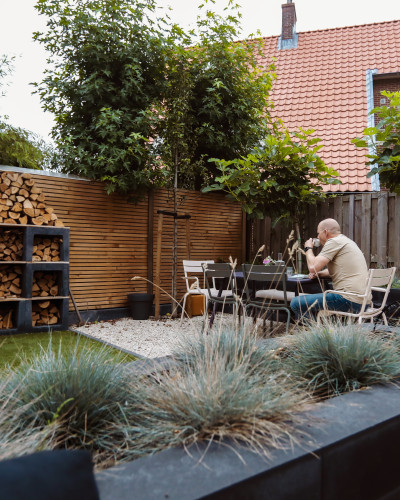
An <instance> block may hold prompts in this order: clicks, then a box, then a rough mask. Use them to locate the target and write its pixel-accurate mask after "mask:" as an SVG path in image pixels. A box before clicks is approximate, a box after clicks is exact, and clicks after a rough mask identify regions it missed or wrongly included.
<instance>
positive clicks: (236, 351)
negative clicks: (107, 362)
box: [129, 330, 308, 456]
mask: <svg viewBox="0 0 400 500" xmlns="http://www.w3.org/2000/svg"><path fill="white" fill-rule="evenodd" d="M175 359H176V365H175V366H174V367H173V368H172V369H170V370H169V372H168V373H163V374H161V375H159V376H154V377H150V378H148V379H147V383H146V388H145V389H144V392H145V397H144V399H143V401H142V417H144V416H145V418H142V420H141V422H140V423H138V425H137V426H136V427H135V428H134V429H133V428H132V429H130V430H129V432H130V434H131V436H132V438H133V439H134V445H135V452H136V453H137V454H138V455H141V454H142V455H143V454H149V453H154V452H157V451H160V450H161V449H164V448H169V447H174V446H182V445H183V446H189V445H191V444H193V443H197V442H208V443H209V442H211V441H214V442H219V443H225V444H226V443H233V442H235V443H237V444H239V445H241V444H242V445H243V444H246V445H248V446H250V448H251V449H253V450H255V451H257V452H259V453H260V454H263V455H267V456H268V455H269V452H270V451H271V449H272V448H279V447H284V446H285V445H287V444H289V443H290V442H291V441H293V440H294V439H295V431H294V423H296V422H299V421H300V417H299V414H298V412H299V410H300V409H301V408H304V404H305V402H306V401H308V397H307V396H306V395H305V394H304V392H302V391H299V390H298V389H297V387H296V385H295V384H294V383H293V379H290V378H289V377H288V376H287V375H286V374H285V373H283V371H282V370H281V369H279V366H278V364H279V363H280V361H279V360H278V359H276V358H275V356H274V354H273V352H271V351H269V350H267V349H266V348H263V347H262V345H260V344H259V343H258V342H257V340H256V339H255V338H254V336H251V334H249V333H245V332H242V331H232V330H220V331H215V332H211V333H210V334H209V335H199V336H197V337H196V339H195V340H193V339H192V340H190V339H189V340H187V343H185V344H184V345H183V346H182V349H181V351H180V352H179V353H177V354H175Z"/></svg>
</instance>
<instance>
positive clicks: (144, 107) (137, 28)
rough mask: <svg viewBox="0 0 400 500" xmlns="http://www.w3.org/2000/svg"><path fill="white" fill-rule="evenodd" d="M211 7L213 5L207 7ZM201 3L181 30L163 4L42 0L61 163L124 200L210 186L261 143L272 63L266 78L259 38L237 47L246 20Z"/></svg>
mask: <svg viewBox="0 0 400 500" xmlns="http://www.w3.org/2000/svg"><path fill="white" fill-rule="evenodd" d="M207 3H208V4H210V3H211V4H212V3H213V2H212V1H211V2H205V4H207ZM227 3H228V5H229V6H230V7H229V9H228V11H227V15H226V16H225V17H222V16H218V15H216V14H215V13H213V12H212V11H211V10H210V9H208V6H207V5H204V6H203V8H202V11H201V12H202V15H200V16H199V18H198V22H197V28H196V29H195V30H193V31H191V32H187V33H186V32H184V31H183V30H182V29H181V28H179V27H178V26H177V25H175V24H173V23H172V22H170V21H169V20H168V18H161V17H160V16H159V15H158V11H157V8H156V3H155V1H154V0H143V1H135V0H134V1H132V0H113V1H112V2H102V1H100V0H38V2H37V5H36V8H37V9H38V11H39V13H40V14H43V15H45V16H47V18H48V21H47V30H46V31H45V32H43V33H35V35H34V37H35V39H36V40H38V41H39V42H40V43H42V44H43V45H44V46H45V48H46V50H47V51H48V52H49V53H50V54H51V56H50V58H49V67H48V68H47V70H46V76H45V78H44V80H43V81H42V82H41V83H40V84H38V85H37V91H38V92H39V94H40V97H41V100H42V103H43V105H44V108H45V109H46V110H49V111H51V112H52V113H54V114H55V115H56V126H55V127H54V129H53V138H54V140H55V141H56V144H57V146H58V148H59V150H60V152H61V158H59V160H61V163H62V168H63V169H64V170H65V171H67V172H71V173H76V174H81V175H84V176H86V177H88V178H91V179H97V180H103V181H106V182H107V184H108V189H109V191H113V190H115V189H118V190H119V191H122V192H126V193H132V192H135V193H140V192H141V191H143V190H145V189H148V188H151V187H155V186H159V185H162V184H164V183H168V182H169V183H171V182H172V178H173V176H174V174H175V173H176V170H178V172H179V184H180V186H181V187H189V188H192V187H197V188H199V187H201V186H203V185H205V184H207V183H208V182H209V181H210V179H213V177H215V174H216V169H215V167H214V165H213V164H210V163H208V161H207V160H208V158H210V157H223V158H227V159H233V158H235V157H237V155H240V154H246V153H248V152H249V151H250V150H251V148H252V147H254V145H255V144H256V143H257V142H258V141H259V140H260V137H261V136H262V133H261V131H260V124H261V123H262V122H261V121H260V117H261V116H262V115H264V117H266V118H268V116H269V113H268V111H269V103H268V92H269V90H270V88H271V85H272V81H273V78H274V75H273V68H272V67H271V68H269V69H267V70H266V71H265V70H264V71H260V70H259V69H258V68H257V64H256V57H255V54H256V51H257V50H258V46H257V43H256V42H255V41H252V42H251V43H238V42H235V40H237V38H238V36H239V33H240V29H239V26H240V15H239V13H238V12H237V10H236V9H237V6H235V5H233V3H232V2H231V1H229V2H227Z"/></svg>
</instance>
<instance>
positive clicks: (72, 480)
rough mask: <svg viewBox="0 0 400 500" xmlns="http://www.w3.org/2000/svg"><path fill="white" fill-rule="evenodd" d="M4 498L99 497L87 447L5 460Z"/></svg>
mask: <svg viewBox="0 0 400 500" xmlns="http://www.w3.org/2000/svg"><path fill="white" fill-rule="evenodd" d="M0 498H1V499H3V498H4V499H7V500H98V499H99V495H98V491H97V486H96V482H95V479H94V474H93V464H92V459H91V455H90V453H89V452H87V451H83V450H56V451H42V452H39V453H34V454H32V455H27V456H23V457H19V458H14V459H12V460H4V461H3V462H0Z"/></svg>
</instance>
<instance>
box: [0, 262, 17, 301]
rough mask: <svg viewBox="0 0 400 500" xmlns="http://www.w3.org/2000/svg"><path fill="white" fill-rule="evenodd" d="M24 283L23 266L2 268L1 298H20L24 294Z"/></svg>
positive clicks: (0, 277) (0, 281)
mask: <svg viewBox="0 0 400 500" xmlns="http://www.w3.org/2000/svg"><path fill="white" fill-rule="evenodd" d="M21 281H22V268H21V266H7V265H6V266H3V265H1V266H0V297H1V298H4V299H8V298H20V297H21V294H22V289H21Z"/></svg>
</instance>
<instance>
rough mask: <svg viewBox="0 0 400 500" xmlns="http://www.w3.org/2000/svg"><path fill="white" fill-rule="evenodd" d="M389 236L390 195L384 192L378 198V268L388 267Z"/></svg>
mask: <svg viewBox="0 0 400 500" xmlns="http://www.w3.org/2000/svg"><path fill="white" fill-rule="evenodd" d="M387 235H388V193H387V192H383V193H380V194H379V197H378V228H377V234H376V237H377V258H378V266H379V267H386V265H387Z"/></svg>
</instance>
